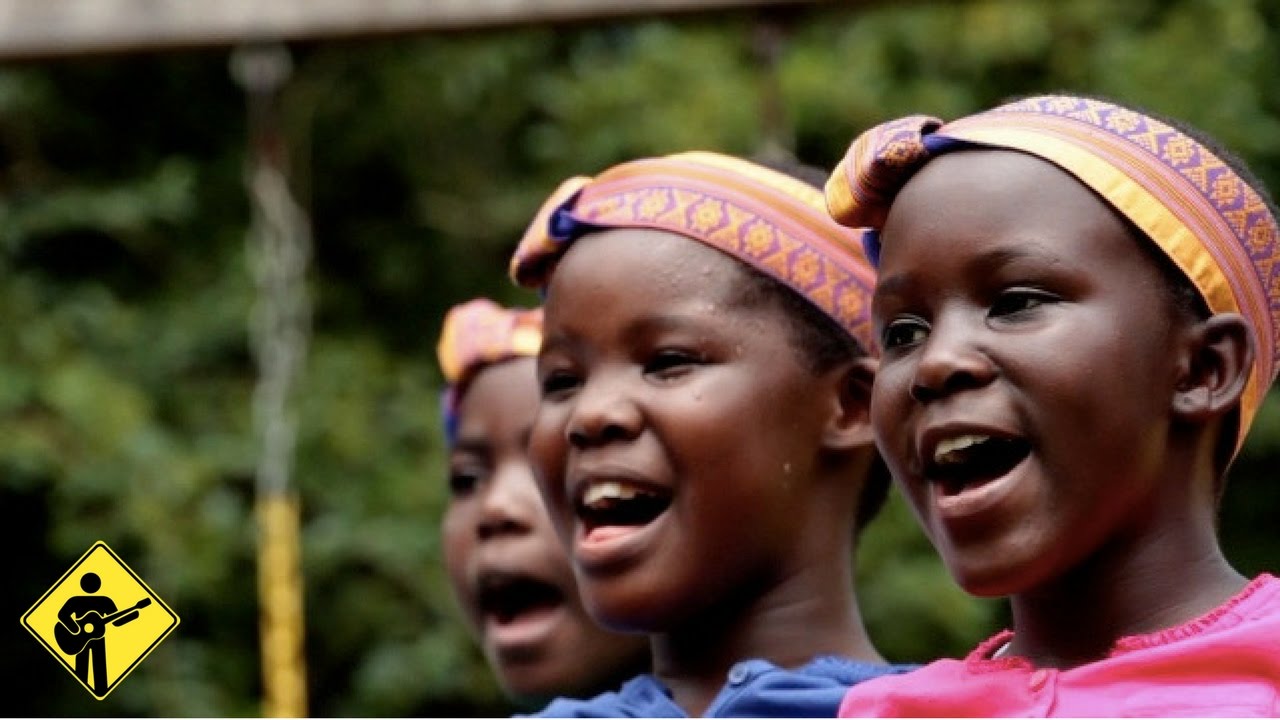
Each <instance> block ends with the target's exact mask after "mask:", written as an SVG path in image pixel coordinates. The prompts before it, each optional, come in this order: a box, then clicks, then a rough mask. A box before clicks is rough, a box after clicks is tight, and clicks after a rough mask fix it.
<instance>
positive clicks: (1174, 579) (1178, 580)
mask: <svg viewBox="0 0 1280 720" xmlns="http://www.w3.org/2000/svg"><path fill="white" fill-rule="evenodd" d="M1159 540H1160V542H1151V541H1150V540H1148V541H1147V542H1146V543H1141V544H1140V547H1139V549H1138V550H1136V551H1134V550H1132V549H1130V550H1128V551H1124V550H1115V549H1104V550H1103V551H1101V552H1099V553H1096V554H1095V555H1094V556H1093V557H1092V558H1089V559H1087V560H1086V561H1084V562H1083V563H1081V564H1080V565H1079V566H1078V567H1077V568H1076V569H1074V570H1072V571H1071V572H1069V573H1068V574H1067V575H1065V576H1063V577H1060V578H1057V579H1056V580H1053V581H1051V582H1049V583H1046V584H1045V585H1043V586H1041V587H1039V588H1036V589H1035V590H1032V591H1029V592H1026V593H1021V594H1019V595H1015V596H1014V597H1013V598H1012V609H1013V626H1014V633H1015V634H1014V638H1013V640H1012V641H1011V643H1010V647H1009V650H1008V651H1007V652H1006V653H1005V654H1006V655H1019V656H1022V657H1025V658H1027V659H1029V660H1030V661H1031V662H1033V663H1034V664H1035V665H1037V666H1041V667H1055V668H1060V669H1068V668H1072V667H1076V666H1079V665H1082V664H1084V663H1088V662H1093V661H1096V660H1100V659H1102V658H1104V657H1106V656H1107V654H1108V653H1109V652H1110V651H1111V649H1112V648H1113V647H1114V646H1115V643H1116V641H1117V640H1119V639H1120V638H1122V637H1126V636H1131V635H1142V634H1146V633H1151V632H1156V631H1158V630H1164V629H1167V628H1171V627H1176V626H1178V625H1181V624H1183V623H1186V622H1188V621H1190V620H1193V619H1195V618H1197V617H1199V616H1200V615H1203V614H1205V613H1207V612H1209V611H1210V610H1212V609H1213V608H1215V607H1217V606H1218V605H1220V604H1222V603H1223V602H1225V601H1226V600H1227V599H1229V598H1230V597H1231V596H1233V595H1235V594H1236V593H1238V592H1239V591H1240V590H1241V588H1243V587H1244V585H1245V584H1246V580H1245V578H1244V577H1242V576H1241V575H1240V574H1239V573H1237V572H1236V571H1235V570H1234V569H1233V568H1232V567H1231V565H1230V564H1229V563H1228V562H1227V560H1226V558H1224V557H1223V555H1222V552H1221V550H1220V549H1219V547H1218V544H1217V540H1216V537H1214V534H1213V528H1212V527H1211V523H1210V527H1208V528H1201V529H1200V530H1199V532H1185V533H1175V534H1170V535H1166V536H1163V537H1160V538H1159Z"/></svg>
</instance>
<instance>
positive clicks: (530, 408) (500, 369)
mask: <svg viewBox="0 0 1280 720" xmlns="http://www.w3.org/2000/svg"><path fill="white" fill-rule="evenodd" d="M538 394H539V389H538V376H537V363H536V362H535V360H534V359H533V358H532V357H519V358H512V359H510V360H504V361H502V362H499V363H494V364H493V365H489V366H487V367H485V368H484V369H482V370H480V372H478V373H476V375H475V377H474V378H472V380H471V382H470V384H468V385H467V391H466V392H465V393H464V394H463V396H462V401H461V403H460V405H459V407H458V414H459V419H460V422H461V427H462V428H464V429H465V428H466V426H467V425H469V424H470V425H472V426H476V425H481V424H485V422H486V420H487V419H489V418H490V417H501V418H504V419H508V420H511V421H515V422H518V421H519V420H521V419H522V418H523V419H524V420H525V421H526V422H527V421H528V420H529V419H531V418H532V417H533V415H534V413H535V412H536V411H537V407H538Z"/></svg>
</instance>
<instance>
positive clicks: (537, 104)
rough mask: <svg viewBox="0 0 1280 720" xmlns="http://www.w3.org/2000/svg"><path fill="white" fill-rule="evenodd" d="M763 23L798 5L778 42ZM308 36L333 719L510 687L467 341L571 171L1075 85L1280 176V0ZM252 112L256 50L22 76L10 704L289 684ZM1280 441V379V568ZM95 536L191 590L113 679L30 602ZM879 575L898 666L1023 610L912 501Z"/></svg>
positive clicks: (15, 237)
mask: <svg viewBox="0 0 1280 720" xmlns="http://www.w3.org/2000/svg"><path fill="white" fill-rule="evenodd" d="M765 22H767V23H769V24H770V25H771V26H772V27H775V28H781V29H782V30H783V31H784V36H783V42H782V44H781V46H780V48H779V51H778V53H777V55H776V58H775V60H774V61H773V63H772V64H769V63H766V62H765V61H764V60H762V57H761V53H760V52H758V51H757V50H758V46H759V43H760V38H761V35H760V34H759V33H760V28H761V25H762V23H765ZM292 51H293V57H294V62H295V66H296V67H295V73H294V77H293V79H292V81H291V83H290V84H289V86H288V87H287V90H286V92H285V95H284V98H283V106H282V107H283V109H284V113H285V129H286V134H287V137H288V139H289V148H288V155H289V158H290V162H291V165H292V171H293V175H294V181H295V187H296V190H297V193H298V195H299V197H300V198H301V200H302V202H303V204H304V205H306V207H307V208H308V209H309V211H310V212H311V214H312V219H313V222H314V228H315V240H316V257H315V265H314V267H313V271H312V274H311V279H310V280H311V291H312V293H313V297H314V299H315V301H316V303H317V306H316V316H315V337H314V344H313V347H312V351H311V354H310V356H309V358H308V361H307V365H306V375H305V378H304V380H303V385H302V389H301V393H300V416H301V430H300V437H299V447H298V462H297V472H296V482H297V486H298V487H299V488H300V490H301V493H302V497H303V503H304V514H305V516H304V528H303V532H304V537H303V541H304V558H303V559H304V565H305V572H306V610H307V627H308V636H307V658H308V663H309V665H308V673H309V685H310V693H311V697H310V701H311V711H312V713H313V714H316V715H355V716H366V715H391V716H395V715H406V714H418V715H433V714H444V713H448V714H455V713H456V714H469V713H484V714H505V713H506V712H508V711H509V710H510V708H509V707H507V705H506V704H505V703H504V701H503V700H502V698H501V696H500V695H499V693H498V692H497V691H496V689H495V686H494V685H493V682H492V680H491V678H490V677H489V676H488V673H487V670H486V668H485V666H484V663H483V661H482V660H481V659H480V658H479V656H478V655H477V653H476V652H475V650H474V648H473V647H472V646H471V644H470V641H469V640H468V638H467V637H466V634H465V632H464V631H463V630H462V628H461V625H460V624H459V622H458V619H457V616H456V615H455V612H454V608H453V606H452V604H451V599H450V597H449V594H448V589H447V586H446V584H445V582H444V578H443V573H442V570H441V568H440V565H439V542H438V538H437V518H438V517H439V515H440V512H441V508H442V506H443V503H444V500H445V492H444V488H445V483H444V481H443V474H442V467H443V448H442V443H441V439H440V428H439V426H438V419H437V416H436V408H437V394H438V392H439V388H440V378H439V373H438V371H437V369H436V368H435V364H434V344H435V339H436V334H437V332H438V330H439V324H440V319H441V317H442V314H443V311H444V309H445V308H447V307H448V306H449V305H451V304H453V303H455V302H458V301H461V300H464V299H467V298H470V297H473V296H475V295H480V294H487V295H491V296H496V297H498V298H501V299H504V300H507V301H514V302H523V303H526V304H531V303H532V302H533V301H534V300H535V299H534V298H532V297H530V296H528V295H525V294H522V293H521V292H519V291H517V290H515V289H513V288H511V287H509V286H508V285H507V283H506V282H505V279H504V277H503V272H504V269H505V264H506V258H507V255H508V253H509V252H510V250H511V248H512V246H513V244H514V242H515V240H516V238H517V237H518V236H519V233H520V232H521V231H522V229H523V227H524V225H525V223H526V222H527V220H528V219H529V217H530V215H531V214H532V212H533V210H534V209H535V208H536V207H537V205H538V204H539V203H540V201H541V200H542V199H543V197H544V196H545V195H546V194H547V193H548V192H549V191H550V190H551V189H552V188H553V187H554V186H555V184H556V183H557V182H558V181H559V180H561V179H563V178H564V177H567V176H569V175H572V174H581V173H588V174H589V173H592V172H595V171H597V170H599V169H601V168H603V167H605V166H607V165H609V164H611V163H614V162H618V161H622V160H625V159H629V158H632V157H634V156H638V155H646V154H654V153H664V152H670V151H678V150H684V149H690V148H710V149H718V150H722V151H727V152H732V153H738V154H744V155H751V154H755V153H759V152H761V151H764V150H767V149H769V148H776V147H778V146H782V147H790V148H791V149H793V150H794V152H795V153H796V154H797V155H798V156H799V157H800V159H802V160H804V161H806V162H809V163H812V164H815V165H820V166H823V167H830V166H831V165H833V164H834V162H835V161H836V160H837V159H838V157H839V156H840V153H841V152H842V151H843V149H844V148H845V146H846V145H847V143H848V142H849V141H850V140H851V139H852V137H853V136H854V135H855V134H856V133H857V132H858V131H859V130H861V129H863V128H865V127H867V126H869V125H870V124H873V123H875V122H877V121H880V120H883V119H887V118H889V117H891V116H897V115H901V114H905V113H910V112H928V113H933V114H937V115H940V116H942V117H944V118H945V117H952V116H955V115H957V114H961V113H965V112H969V111H972V110H975V109H977V108H979V107H982V106H984V105H989V104H991V103H994V102H997V101H999V100H1001V99H1003V98H1005V97H1007V96H1010V95H1019V94H1029V93H1036V92H1042V91H1046V90H1053V89H1070V90H1074V91H1083V92H1090V93H1101V94H1106V95H1110V96H1114V97H1118V98H1122V99H1124V100H1126V101H1128V102H1130V103H1137V104H1140V105H1143V106H1146V107H1149V108H1151V109H1154V110H1157V111H1160V112H1163V113H1166V114H1170V115H1174V116H1178V117H1181V118H1183V119H1186V120H1188V121H1190V122H1192V123H1194V124H1196V125H1199V126H1201V127H1202V128H1204V129H1206V130H1208V131H1210V132H1212V133H1214V134H1215V135H1217V136H1219V137H1220V138H1221V139H1222V140H1223V141H1224V142H1225V143H1226V144H1227V145H1228V146H1229V147H1231V148H1233V149H1235V150H1236V151H1237V152H1238V153H1240V154H1241V155H1243V156H1244V157H1245V158H1246V159H1247V160H1249V161H1250V162H1251V164H1252V165H1253V167H1254V168H1255V170H1256V171H1257V172H1258V173H1259V174H1260V175H1261V176H1262V177H1263V178H1264V179H1265V180H1267V181H1268V182H1269V184H1270V185H1271V186H1272V187H1280V91H1278V90H1277V85H1276V81H1275V76H1274V72H1275V68H1277V67H1280V57H1278V55H1280V6H1277V4H1276V3H1275V2H1274V1H1273V0H1170V1H1163V0H1132V1H1131V2H1124V3H1116V2H1111V1H1110V0H1081V1H1079V2H1051V1H1049V0H1045V1H1043V2H1032V1H1025V2H1024V1H1018V0H976V1H973V2H913V3H902V4H897V3H883V4H873V5H871V6H866V7H864V6H862V5H861V4H859V6H857V7H853V6H843V5H839V4H830V5H828V6H824V7H823V8H822V9H809V10H802V11H794V10H793V11H789V12H787V13H781V14H773V15H767V16H760V15H743V14H727V15H717V16H713V17H703V18H698V19H692V20H682V21H679V22H675V21H665V22H659V21H650V22H636V23H620V24H613V25H608V26H592V27H572V28H531V29H526V30H520V31H505V32H498V33H488V34H479V35H450V36H428V37H418V38H402V39H396V40H384V41H379V42H367V43H358V44H357V43H332V44H314V45H305V46H296V47H294V48H292ZM245 137H246V127H245V120H244V99H243V96H242V95H241V93H240V91H239V90H238V89H237V88H236V87H235V85H234V83H233V82H232V80H231V78H230V76H229V73H228V71H227V55H226V53H225V52H223V51H200V52H195V51H192V52H185V53H174V54H164V55H154V56H152V55H146V56H133V57H112V58H92V59H80V60H74V61H59V62H50V63H42V64H25V65H9V66H7V67H0V280H2V281H0V328H2V329H0V527H3V528H4V533H5V537H6V539H7V546H6V547H7V549H8V553H7V555H6V558H7V563H6V565H5V567H4V573H5V576H6V582H5V583H4V585H5V587H6V590H5V591H4V593H3V595H4V603H3V608H4V612H3V613H0V617H8V618H10V620H9V621H8V622H9V630H8V631H7V633H8V634H7V635H4V638H5V640H4V647H5V648H6V650H7V652H4V653H0V687H3V688H4V690H5V693H4V695H3V698H4V705H5V707H6V709H7V712H9V713H13V714H19V715H20V714H31V715H173V716H187V715H256V714H258V713H260V712H261V709H260V705H259V695H260V690H261V688H260V680H259V666H258V659H257V624H256V622H257V609H256V587H255V562H254V524H253V514H252V508H253V470H254V462H255V448H256V444H255V443H256V441H255V438H254V436H253V432H252V419H251V413H250V401H251V396H252V388H253V382H254V368H253V363H252V358H251V355H250V353H249V350H248V340H247V332H246V321H247V317H248V314H249V309H250V306H251V303H252V283H251V280H250V276H249V273H248V270H247V267H246V258H245V249H244V244H245V235H246V232H247V228H248V222H249V211H248V207H247V203H246V200H245V196H244V191H243V185H242V174H243V169H244V167H245V161H246V153H247V150H246V142H245ZM1278 458H1280V407H1277V403H1276V400H1275V397H1274V395H1273V397H1272V398H1271V401H1270V402H1269V403H1268V405H1267V406H1266V408H1265V409H1264V411H1263V413H1262V415H1261V417H1260V418H1259V421H1258V423H1257V426H1256V429H1255V431H1254V433H1253V435H1252V437H1251V440H1250V442H1249V445H1248V446H1247V448H1246V450H1245V453H1244V455H1243V457H1242V458H1241V460H1240V461H1239V463H1238V464H1237V467H1236V470H1235V472H1234V476H1233V480H1232V483H1231V486H1230V487H1229V489H1228V494H1227V497H1226V500H1225V503H1224V512H1223V538H1224V543H1225V545H1226V548H1227V552H1228V555H1229V556H1230V557H1231V558H1232V559H1233V561H1235V562H1236V563H1237V565H1238V566H1239V567H1240V568H1241V569H1242V570H1243V571H1246V572H1249V573H1254V572H1259V571H1262V570H1270V571H1277V570H1280V561H1277V559H1276V558H1277V557H1278V555H1277V551H1278V550H1280V538H1278V537H1277V536H1276V535H1275V533H1274V527H1275V525H1274V523H1275V518H1276V517H1280V514H1278V513H1280V485H1277V484H1276V483H1275V481H1274V477H1273V475H1274V473H1273V471H1272V469H1273V468H1274V467H1275V463H1276V461H1277V459H1278ZM99 539H101V540H105V541H106V542H107V543H108V544H109V545H111V547H112V548H114V549H115V550H116V551H117V552H118V553H119V554H120V555H121V556H123V557H124V558H125V559H126V560H127V561H128V562H130V564H131V565H132V566H133V567H134V569H135V570H137V571H138V572H139V574H140V575H141V576H142V577H143V578H144V579H146V580H147V581H148V582H149V584H151V586H152V587H153V588H154V589H155V590H156V591H157V592H158V593H159V594H160V595H161V597H163V598H164V599H165V600H166V601H167V602H168V603H169V604H170V605H172V606H173V607H174V608H175V609H176V610H177V611H178V612H179V614H180V615H181V616H182V625H181V626H180V628H179V630H178V631H177V632H176V633H175V634H174V635H172V636H171V637H170V639H168V640H167V641H166V642H165V643H164V644H163V645H161V646H160V648H159V649H158V650H157V651H156V652H155V653H153V655H152V656H151V657H150V658H149V659H148V660H147V661H146V662H145V663H144V664H143V665H142V666H141V667H140V668H139V669H138V670H137V671H136V672H135V673H134V674H133V675H131V676H130V678H129V679H128V681H127V682H125V683H123V684H122V685H121V686H120V688H119V689H118V690H117V691H115V692H114V693H113V694H112V695H111V697H110V698H108V700H107V701H105V702H96V701H94V700H93V699H91V698H90V696H89V695H88V693H85V692H83V691H82V690H81V689H80V688H79V687H78V686H77V684H76V683H75V682H74V680H72V679H71V678H70V677H68V676H67V675H66V674H65V672H64V671H63V670H61V669H60V668H58V667H57V665H56V664H55V663H54V662H52V660H51V659H50V658H49V657H48V656H47V654H46V653H45V651H44V650H43V649H41V648H40V647H39V646H38V645H37V644H36V643H35V642H34V641H33V640H32V639H31V638H30V637H29V636H27V634H26V632H25V630H23V629H22V628H21V627H20V626H19V625H18V622H17V620H18V618H19V616H20V615H21V614H22V613H23V612H25V611H26V609H27V608H28V607H29V606H30V604H31V603H32V602H34V600H35V599H36V598H38V597H39V596H40V595H41V594H42V593H43V592H44V590H45V589H47V587H48V586H49V584H50V583H52V582H53V581H54V580H55V579H57V578H58V577H59V576H60V575H61V574H62V572H63V571H64V570H65V569H66V568H67V567H68V566H69V565H70V563H71V562H72V561H74V560H75V559H76V558H78V557H79V556H80V554H81V553H82V552H84V550H85V549H87V548H88V547H89V545H90V544H91V543H92V542H94V541H95V540H99ZM860 577H861V593H862V597H863V600H864V606H865V613H866V616H867V619H868V621H869V622H870V624H871V626H872V630H873V633H874V635H875V637H876V638H877V640H878V642H879V643H880V645H881V646H882V648H883V649H884V650H885V652H886V653H887V654H888V655H889V656H890V657H892V658H894V659H897V660H926V659H929V658H931V657H934V656H937V655H944V654H952V655H954V654H957V653H961V652H963V651H964V650H965V649H966V648H967V647H968V646H969V645H971V644H972V643H973V642H975V641H976V640H977V639H979V638H981V637H984V636H986V635H987V634H988V633H990V632H991V631H992V630H993V629H994V628H996V627H997V626H998V625H999V624H1000V623H1001V622H1002V612H1003V610H1002V608H1001V607H1000V606H999V604H997V603H992V602H978V601H975V600H973V599H971V598H968V597H967V596H965V595H964V594H963V593H961V592H960V591H958V590H956V589H955V588H954V586H953V585H952V584H951V582H950V580H949V578H948V577H947V576H946V574H945V572H944V571H943V570H942V569H941V568H940V567H939V565H938V563H937V561H936V559H935V558H934V556H933V554H932V551H931V550H930V548H929V546H928V543H927V542H926V541H925V540H924V539H923V538H922V537H921V535H920V534H919V532H918V531H917V530H916V529H915V527H914V525H913V523H912V518H911V517H910V513H909V511H907V510H906V509H905V508H904V506H903V505H902V504H901V503H900V502H898V501H896V500H895V501H894V502H893V503H892V504H891V505H890V507H889V508H888V510H887V511H886V513H885V515H884V516H883V517H882V518H881V519H880V520H879V521H878V522H877V523H876V524H875V526H873V528H872V529H871V530H870V531H869V535H868V538H867V541H866V543H865V547H864V549H863V553H862V558H861V568H860Z"/></svg>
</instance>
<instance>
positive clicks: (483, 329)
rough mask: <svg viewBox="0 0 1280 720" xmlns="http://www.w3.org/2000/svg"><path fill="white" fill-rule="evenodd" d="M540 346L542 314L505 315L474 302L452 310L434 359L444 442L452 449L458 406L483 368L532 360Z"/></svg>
mask: <svg viewBox="0 0 1280 720" xmlns="http://www.w3.org/2000/svg"><path fill="white" fill-rule="evenodd" d="M541 345H542V310H541V309H540V308H539V309H534V310H514V309H513V310H508V309H506V308H504V307H502V306H500V305H498V304H497V303H495V302H493V301H492V300H486V299H484V298H478V299H475V300H471V301H469V302H465V303H462V304H461V305H455V306H453V308H451V309H450V310H449V312H448V314H447V315H445V317H444V327H443V328H441V330H440V343H439V344H438V345H437V346H436V354H437V356H438V357H439V358H440V370H441V371H442V372H443V373H444V379H445V382H447V383H449V387H448V388H446V389H445V392H444V396H443V397H442V398H441V412H442V414H443V415H444V425H445V437H446V438H447V439H448V441H449V444H450V445H452V444H453V442H454V440H455V439H456V437H457V430H458V427H457V425H458V403H460V402H461V400H462V395H463V393H465V392H466V388H467V385H468V384H469V383H470V382H471V380H472V379H473V378H475V376H476V373H478V372H479V371H480V370H482V369H483V368H485V367H487V366H489V365H492V364H493V363H496V362H502V361H503V360H510V359H511V358H518V357H535V356H536V355H537V354H538V348H539V347H541Z"/></svg>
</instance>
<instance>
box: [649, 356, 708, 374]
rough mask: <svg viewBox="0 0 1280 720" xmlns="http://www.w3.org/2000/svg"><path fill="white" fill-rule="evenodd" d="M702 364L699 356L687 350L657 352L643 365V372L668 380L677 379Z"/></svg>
mask: <svg viewBox="0 0 1280 720" xmlns="http://www.w3.org/2000/svg"><path fill="white" fill-rule="evenodd" d="M702 363H703V359H702V358H701V357H700V356H698V355H697V354H695V353H692V352H689V351H687V350H659V351H658V352H656V353H654V354H653V356H652V357H650V358H649V360H648V361H647V362H646V363H645V364H644V371H645V373H646V374H650V375H657V376H658V377H660V378H662V379H664V380H668V379H672V378H676V377H679V376H680V375H682V374H684V373H686V372H688V371H689V370H691V369H693V367H694V366H697V365H701V364H702Z"/></svg>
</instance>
